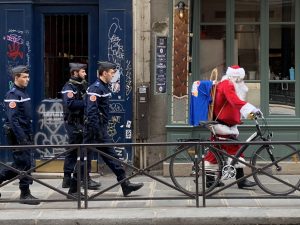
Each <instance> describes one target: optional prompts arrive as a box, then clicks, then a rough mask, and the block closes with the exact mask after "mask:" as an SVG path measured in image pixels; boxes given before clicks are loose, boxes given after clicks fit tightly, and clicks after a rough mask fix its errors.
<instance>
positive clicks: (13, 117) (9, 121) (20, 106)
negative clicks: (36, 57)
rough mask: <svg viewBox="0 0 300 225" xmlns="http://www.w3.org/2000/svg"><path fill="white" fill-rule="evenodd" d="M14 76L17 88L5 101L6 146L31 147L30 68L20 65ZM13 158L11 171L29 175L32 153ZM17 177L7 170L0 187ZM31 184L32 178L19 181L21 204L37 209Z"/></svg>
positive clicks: (21, 151)
mask: <svg viewBox="0 0 300 225" xmlns="http://www.w3.org/2000/svg"><path fill="white" fill-rule="evenodd" d="M11 73H12V79H13V81H14V85H13V87H12V88H11V89H10V90H9V91H8V92H7V94H6V96H5V99H4V104H5V112H6V120H5V124H4V129H5V134H6V138H7V142H8V144H9V145H32V144H33V132H32V110H31V100H30V97H29V95H28V94H27V92H26V87H27V85H28V83H29V69H28V68H27V66H24V65H20V66H16V67H14V68H13V69H12V71H11ZM12 156H13V164H12V167H14V168H16V169H18V170H20V171H27V170H29V169H30V168H31V151H30V150H29V149H18V150H13V152H12ZM29 175H30V173H29ZM15 176H17V173H16V172H14V171H12V170H9V169H7V168H4V169H3V170H2V171H1V172H0V183H2V182H3V181H5V180H9V179H12V178H13V177H15ZM31 184H32V179H31V178H28V177H21V178H20V182H19V188H20V190H21V194H20V200H21V203H23V204H32V205H38V204H39V203H40V201H39V200H38V199H37V198H35V197H34V196H32V195H31V193H30V190H29V185H31ZM23 200H31V201H23Z"/></svg>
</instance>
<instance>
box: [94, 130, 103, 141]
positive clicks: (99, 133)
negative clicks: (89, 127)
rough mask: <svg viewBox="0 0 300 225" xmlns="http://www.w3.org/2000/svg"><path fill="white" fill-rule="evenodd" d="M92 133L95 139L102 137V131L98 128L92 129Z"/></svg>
mask: <svg viewBox="0 0 300 225" xmlns="http://www.w3.org/2000/svg"><path fill="white" fill-rule="evenodd" d="M92 134H93V139H94V140H97V141H100V140H101V139H102V137H103V136H102V132H101V131H100V130H96V129H94V130H93V132H92Z"/></svg>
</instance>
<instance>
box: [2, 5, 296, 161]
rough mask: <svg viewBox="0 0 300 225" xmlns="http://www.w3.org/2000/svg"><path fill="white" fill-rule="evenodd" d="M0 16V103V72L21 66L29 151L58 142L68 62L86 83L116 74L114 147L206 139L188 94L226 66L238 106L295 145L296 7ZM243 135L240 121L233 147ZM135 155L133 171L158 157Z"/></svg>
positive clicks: (94, 9) (29, 8) (28, 8)
mask: <svg viewBox="0 0 300 225" xmlns="http://www.w3.org/2000/svg"><path fill="white" fill-rule="evenodd" d="M0 12H1V13H0V36H1V42H2V44H1V45H0V55H1V57H0V68H1V71H2V80H3V82H2V85H3V86H2V88H1V89H0V95H1V96H4V93H5V92H6V91H7V90H8V87H9V85H11V83H10V79H9V69H10V68H11V67H12V66H14V65H16V64H21V63H23V64H28V65H29V66H30V67H31V85H30V91H31V94H32V96H33V101H34V105H35V107H36V115H35V122H36V124H37V126H36V135H35V139H36V143H41V144H43V143H46V144H49V143H51V144H56V143H57V144H59V143H61V142H63V141H65V140H66V137H65V136H64V135H61V133H60V132H59V128H60V126H61V120H60V118H59V113H55V112H56V111H57V112H59V110H60V108H59V107H60V103H59V102H57V101H54V100H55V98H59V96H58V95H57V93H58V92H59V91H60V88H61V87H62V85H63V83H64V82H65V80H66V79H67V76H68V71H67V70H68V68H67V65H68V62H70V61H74V60H76V61H81V62H86V63H88V65H89V67H88V74H89V81H91V82H92V81H93V80H94V79H95V72H96V68H97V60H98V59H105V60H113V61H115V62H116V63H117V64H118V67H119V69H120V74H119V75H118V76H117V78H116V80H115V81H114V85H113V86H112V90H113V91H114V95H113V99H112V102H111V113H112V119H111V130H110V132H111V135H112V137H113V140H114V141H115V142H139V141H140V142H161V141H176V140H177V139H178V138H199V137H208V136H209V133H208V132H207V131H206V130H204V129H203V128H200V127H193V126H191V125H189V122H188V121H189V95H190V91H191V85H192V83H193V81H195V80H202V79H209V78H210V74H211V71H212V70H213V69H214V68H217V69H218V72H219V79H220V78H221V76H222V74H223V73H224V71H225V70H226V68H227V66H229V65H232V64H239V65H240V66H242V67H244V68H245V70H246V77H245V81H246V84H247V85H248V87H249V93H248V99H247V100H248V101H249V102H251V103H253V104H254V105H256V106H257V107H259V108H260V109H261V110H262V112H263V113H264V115H265V116H266V117H267V119H268V123H269V126H270V128H271V129H272V130H273V131H274V140H299V139H300V137H299V130H300V129H299V128H300V110H299V109H300V105H299V90H300V84H299V78H298V74H299V73H300V71H299V67H298V65H299V64H298V62H299V61H300V54H299V53H300V46H299V42H297V41H296V40H299V36H300V32H299V27H300V2H299V1H296V0H213V1H211V0H181V1H180V0H152V1H149V0H110V1H107V0H85V1H83V0H76V1H75V0H74V1H69V0H60V1H58V0H31V1H24V0H23V1H22V0H13V1H5V0H0ZM1 117H3V116H2V114H1ZM53 121H56V122H53ZM252 126H253V122H252V121H248V120H245V121H244V124H243V125H241V126H240V131H241V135H240V136H241V139H243V138H245V137H246V136H247V135H249V134H250V133H251V131H252V130H251V127H252ZM3 140H4V138H3V136H2V138H1V144H4V141H3ZM139 152H140V151H135V150H133V153H132V154H131V157H132V156H133V155H136V156H139ZM143 152H147V155H144V156H143V157H142V158H143V160H140V163H141V164H143V165H147V164H151V163H152V162H153V161H156V160H157V159H159V158H162V157H163V156H164V155H165V154H166V151H165V148H163V147H157V148H153V149H149V151H143ZM132 160H134V159H132Z"/></svg>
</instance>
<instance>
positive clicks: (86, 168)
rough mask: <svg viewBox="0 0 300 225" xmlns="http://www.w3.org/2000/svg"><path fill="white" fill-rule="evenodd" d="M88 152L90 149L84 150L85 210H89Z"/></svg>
mask: <svg viewBox="0 0 300 225" xmlns="http://www.w3.org/2000/svg"><path fill="white" fill-rule="evenodd" d="M88 151H90V150H89V149H88V148H84V150H83V152H84V175H83V180H84V208H85V209H87V207H88V200H87V199H88V191H87V188H88V165H87V162H88V160H87V155H88V153H87V152H88Z"/></svg>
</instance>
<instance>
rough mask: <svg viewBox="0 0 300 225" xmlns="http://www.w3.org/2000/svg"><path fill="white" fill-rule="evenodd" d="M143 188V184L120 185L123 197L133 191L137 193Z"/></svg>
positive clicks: (125, 183)
mask: <svg viewBox="0 0 300 225" xmlns="http://www.w3.org/2000/svg"><path fill="white" fill-rule="evenodd" d="M143 186H144V184H143V183H130V182H129V181H127V182H124V183H122V184H121V187H122V191H123V195H124V197H126V196H127V195H129V194H130V193H131V192H133V191H137V190H139V189H140V188H142V187H143Z"/></svg>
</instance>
